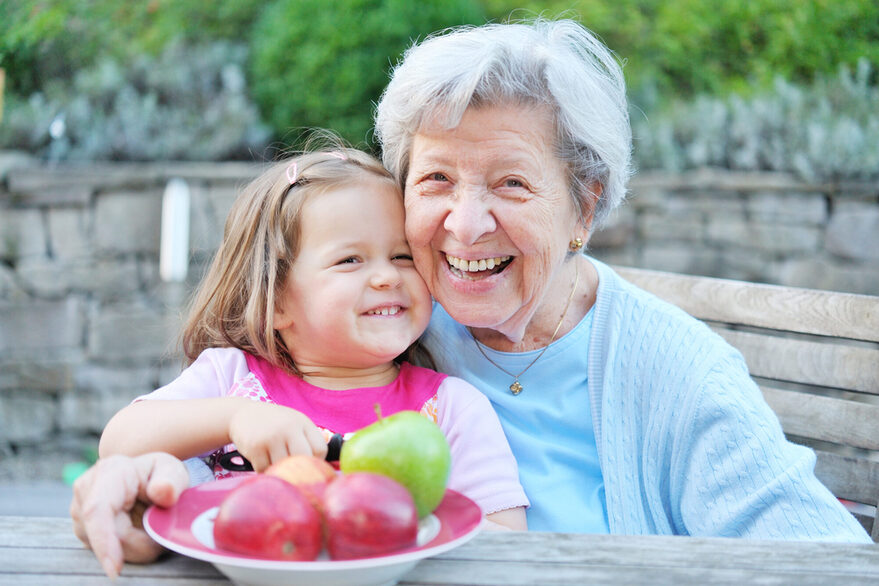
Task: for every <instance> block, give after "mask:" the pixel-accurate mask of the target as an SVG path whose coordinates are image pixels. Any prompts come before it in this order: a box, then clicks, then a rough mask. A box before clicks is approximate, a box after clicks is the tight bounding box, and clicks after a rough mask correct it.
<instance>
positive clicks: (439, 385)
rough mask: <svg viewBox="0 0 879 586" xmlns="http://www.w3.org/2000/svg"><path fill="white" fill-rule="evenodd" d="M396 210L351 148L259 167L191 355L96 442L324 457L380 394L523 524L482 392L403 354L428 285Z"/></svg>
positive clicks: (196, 314)
mask: <svg viewBox="0 0 879 586" xmlns="http://www.w3.org/2000/svg"><path fill="white" fill-rule="evenodd" d="M403 220H404V211H403V201H402V193H401V192H400V190H399V188H398V186H397V185H396V184H395V182H394V180H393V178H392V177H391V175H390V174H389V173H388V172H387V171H386V170H385V169H384V168H383V167H382V166H381V164H380V163H379V162H378V161H376V160H375V159H373V158H372V157H370V156H369V155H367V154H365V153H362V152H360V151H357V150H353V149H340V150H335V151H332V152H314V153H309V154H303V155H301V156H299V157H295V158H293V159H290V160H287V161H284V162H282V163H279V164H276V165H274V166H273V167H271V168H269V169H268V170H267V171H266V172H265V173H264V174H263V175H262V176H261V177H259V178H257V179H256V180H255V181H253V182H252V183H251V184H250V185H249V186H248V187H247V188H246V189H245V190H244V192H243V193H242V194H241V195H240V196H239V197H238V199H237V200H236V201H235V203H234V204H233V206H232V209H231V211H230V212H229V216H228V219H227V220H226V227H225V234H224V237H223V242H222V244H221V245H220V248H219V250H218V251H217V255H216V257H215V259H214V262H213V264H212V265H211V267H210V270H209V271H208V273H207V275H206V276H205V278H204V280H203V281H202V283H201V286H200V288H199V291H198V292H197V294H196V297H195V300H194V303H193V307H192V309H191V315H190V317H189V320H188V323H187V324H186V326H185V328H184V331H183V349H184V352H185V354H186V357H187V359H188V360H189V361H190V365H189V366H188V367H187V368H186V369H185V370H184V371H183V373H182V374H181V375H180V376H179V377H178V378H177V379H176V380H174V381H173V382H171V383H170V384H168V385H166V386H164V387H162V388H160V389H158V390H156V391H154V392H152V393H150V394H148V395H145V396H143V397H139V398H138V399H136V400H135V401H134V402H133V403H132V404H131V405H129V406H127V407H125V408H124V409H122V410H121V411H120V412H119V413H117V414H116V415H115V416H114V417H113V418H112V419H111V420H110V422H109V423H108V424H107V427H106V428H105V430H104V433H103V435H102V437H101V444H100V453H101V456H102V457H106V456H109V455H112V454H127V455H138V454H143V453H147V452H153V451H164V452H169V453H171V454H173V455H174V456H177V457H178V458H181V459H186V458H193V457H195V456H204V455H206V454H212V457H211V458H210V459H209V461H210V462H211V463H212V466H213V467H214V472H215V474H216V475H217V476H222V475H224V474H225V471H224V470H223V469H222V468H221V467H220V466H219V465H218V455H221V454H222V453H224V452H229V451H231V450H234V449H237V450H238V451H239V452H240V453H241V454H242V455H243V456H244V457H246V458H247V459H248V460H250V462H251V463H252V465H253V467H254V469H255V470H257V471H262V470H264V469H265V468H266V467H268V466H269V465H270V464H271V463H272V462H276V461H278V460H280V459H282V458H284V457H286V456H287V455H290V454H296V453H304V454H314V455H315V456H319V457H324V455H325V454H326V451H327V440H328V439H329V437H330V436H331V435H332V434H334V433H339V434H342V435H343V436H345V435H346V434H351V433H353V432H355V431H357V430H358V429H360V428H362V427H365V426H366V425H368V424H370V423H372V422H374V421H375V417H376V415H375V411H374V409H373V406H374V404H376V403H378V404H379V405H380V406H381V409H382V413H383V414H384V415H390V414H392V413H395V412H397V411H400V410H403V409H411V410H415V411H420V412H421V413H422V414H423V415H425V416H426V417H429V418H431V419H432V420H433V421H435V422H436V423H437V424H438V425H439V426H440V428H441V429H442V430H443V432H444V433H445V435H446V438H447V439H448V441H449V445H450V447H451V452H452V469H451V473H450V477H449V484H448V486H449V488H452V489H455V490H457V491H459V492H462V493H463V494H465V495H467V496H469V497H470V498H471V499H473V500H474V501H475V502H476V503H477V504H479V506H480V507H481V508H482V510H483V512H484V513H486V515H487V517H488V519H489V520H491V521H493V522H495V523H499V524H501V525H505V526H507V527H510V528H513V529H525V513H524V507H525V506H527V504H528V500H527V498H526V496H525V494H524V491H523V490H522V487H521V485H520V484H519V480H518V473H517V468H516V462H515V460H514V459H513V455H512V452H511V451H510V448H509V445H508V444H507V441H506V438H505V436H504V434H503V431H502V430H501V427H500V423H499V422H498V419H497V416H496V415H495V413H494V411H493V410H492V408H491V406H490V404H489V402H488V400H487V399H486V398H485V397H484V396H483V395H482V394H481V393H479V392H478V391H477V390H476V389H475V388H474V387H472V386H471V385H470V384H468V383H466V382H465V381H463V380H462V379H458V378H454V377H448V376H445V375H442V374H440V373H437V372H435V371H433V370H428V369H425V368H420V367H416V366H413V365H412V364H410V363H409V362H407V361H405V359H406V358H408V354H409V353H410V352H411V351H412V350H413V345H414V344H415V342H416V340H417V339H418V338H419V336H420V335H421V334H422V333H423V332H424V330H425V328H426V327H427V324H428V321H429V319H430V312H431V299H430V295H429V293H428V291H427V287H426V285H425V284H424V281H422V279H421V277H420V276H419V275H418V273H417V272H416V271H415V267H414V265H413V263H412V257H411V256H410V252H409V245H408V243H407V242H406V238H405V234H404V227H403ZM401 358H402V359H401ZM229 444H231V445H229Z"/></svg>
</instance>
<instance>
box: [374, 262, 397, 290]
mask: <svg viewBox="0 0 879 586" xmlns="http://www.w3.org/2000/svg"><path fill="white" fill-rule="evenodd" d="M401 281H402V279H401V277H400V270H399V269H398V268H397V267H396V266H394V265H393V263H391V262H390V261H387V262H383V263H381V264H380V265H379V266H377V267H376V269H375V270H374V271H373V273H372V276H371V277H370V284H371V285H372V286H373V287H375V288H376V289H393V288H394V287H397V286H399V285H400V283H401Z"/></svg>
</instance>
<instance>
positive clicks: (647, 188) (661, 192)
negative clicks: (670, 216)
mask: <svg viewBox="0 0 879 586" xmlns="http://www.w3.org/2000/svg"><path fill="white" fill-rule="evenodd" d="M670 193H671V192H670V191H669V190H667V189H665V188H663V187H661V186H655V185H651V184H649V183H642V184H638V185H636V184H634V183H633V184H632V185H631V191H630V193H629V195H628V197H627V198H626V205H627V206H631V207H633V208H635V209H637V210H640V209H665V207H666V206H667V205H668V198H669V196H670Z"/></svg>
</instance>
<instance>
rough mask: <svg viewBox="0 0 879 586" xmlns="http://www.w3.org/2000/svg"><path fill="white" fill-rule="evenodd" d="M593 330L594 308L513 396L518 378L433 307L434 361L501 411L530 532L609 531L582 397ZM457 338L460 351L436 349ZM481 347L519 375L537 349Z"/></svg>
mask: <svg viewBox="0 0 879 586" xmlns="http://www.w3.org/2000/svg"><path fill="white" fill-rule="evenodd" d="M591 329H592V311H590V312H589V313H588V314H587V315H586V317H585V318H584V319H583V320H581V322H580V323H579V324H578V325H577V326H576V327H575V328H574V329H573V330H571V331H570V332H568V333H567V334H566V335H565V336H563V337H561V338H560V339H558V340H556V341H555V342H553V343H552V344H551V345H550V346H549V347H548V348H547V349H546V352H545V353H544V354H543V355H542V356H541V357H540V359H539V360H537V362H535V363H534V364H533V365H532V366H531V367H530V368H528V370H527V371H526V372H525V373H524V374H523V375H522V376H521V377H520V378H519V383H520V384H521V385H522V387H523V389H524V390H523V391H522V392H521V393H519V394H518V395H513V394H512V393H511V392H510V388H509V387H510V385H511V384H512V383H513V381H514V380H515V379H514V377H512V376H510V375H509V374H507V373H505V372H503V371H502V370H501V369H499V368H497V367H496V366H493V365H492V364H491V362H489V361H488V360H486V359H485V357H484V356H483V355H482V353H480V352H479V350H478V348H477V347H476V341H475V340H474V339H473V338H472V337H471V336H470V333H469V332H468V331H467V329H466V328H464V327H463V326H461V325H460V324H458V323H457V322H455V321H454V320H453V319H452V318H451V317H449V315H448V314H447V313H446V312H445V311H444V310H443V309H442V307H441V306H439V304H435V305H434V313H433V319H432V321H431V324H430V330H429V331H430V335H429V336H430V342H428V343H429V346H430V348H431V353H432V354H433V355H434V359H436V360H437V367H438V369H439V370H440V371H441V372H448V373H451V372H454V373H455V376H457V377H460V378H463V379H465V380H467V381H468V382H470V383H471V384H472V385H474V386H475V387H477V388H478V389H480V390H481V391H482V392H483V393H485V394H486V395H487V396H488V398H489V400H490V401H491V402H492V405H493V406H494V408H495V410H496V411H497V412H498V416H499V417H500V420H501V425H502V426H503V428H504V432H505V433H506V435H507V440H509V442H510V447H511V448H512V449H513V453H514V454H516V459H517V462H518V464H519V479H520V481H521V482H522V485H523V486H525V487H526V488H525V492H526V494H527V495H528V500H530V501H531V506H530V507H529V508H528V509H527V511H526V515H527V517H528V528H529V529H531V530H536V531H565V532H573V533H608V526H607V513H606V510H605V498H604V481H603V479H602V477H601V466H600V465H599V462H598V448H597V446H596V444H595V432H594V431H593V429H592V413H591V409H590V406H589V401H584V400H582V389H584V388H585V387H586V384H587V381H586V376H587V368H586V356H587V353H586V352H585V351H584V350H585V349H586V348H587V347H588V345H589V334H590V332H591ZM453 340H462V341H463V348H462V350H463V351H462V352H460V353H459V354H458V355H457V356H454V357H452V356H451V355H449V354H447V353H444V352H443V353H440V352H434V348H435V347H453V346H454V344H453V343H452V341H453ZM468 342H469V343H468ZM482 350H483V351H484V352H485V354H487V355H488V356H489V357H490V358H491V360H493V361H494V362H496V363H497V364H499V365H500V366H501V367H503V368H504V369H505V370H507V371H509V372H512V373H514V374H515V373H519V372H522V370H523V369H525V367H526V366H528V364H529V363H531V361H532V360H534V359H535V358H536V357H537V355H538V354H539V353H540V350H534V351H531V352H523V353H509V352H498V351H497V350H493V349H491V348H488V347H486V346H482Z"/></svg>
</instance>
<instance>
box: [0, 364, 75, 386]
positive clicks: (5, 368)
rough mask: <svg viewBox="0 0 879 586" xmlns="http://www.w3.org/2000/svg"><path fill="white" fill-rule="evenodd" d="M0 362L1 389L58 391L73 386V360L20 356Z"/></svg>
mask: <svg viewBox="0 0 879 586" xmlns="http://www.w3.org/2000/svg"><path fill="white" fill-rule="evenodd" d="M0 360H2V359H0ZM0 364H2V366H0V389H6V390H11V389H17V390H28V391H43V392H48V393H58V392H61V391H65V390H68V389H71V388H73V371H74V368H75V364H76V362H75V361H73V360H54V361H46V360H39V359H38V358H20V359H18V360H12V361H9V362H6V361H3V362H0Z"/></svg>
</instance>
